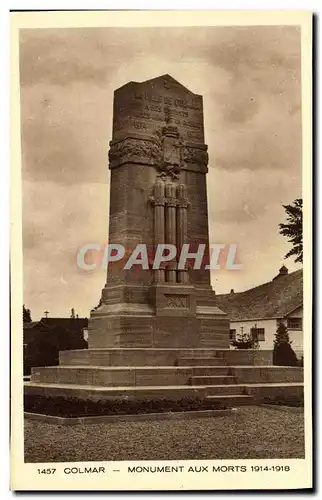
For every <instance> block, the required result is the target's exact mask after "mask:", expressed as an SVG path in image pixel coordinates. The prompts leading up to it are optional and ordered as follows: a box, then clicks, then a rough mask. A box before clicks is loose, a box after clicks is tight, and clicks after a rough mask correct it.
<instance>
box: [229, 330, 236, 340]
mask: <svg viewBox="0 0 322 500" xmlns="http://www.w3.org/2000/svg"><path fill="white" fill-rule="evenodd" d="M229 335H230V340H236V328H233V329H231V330H229Z"/></svg>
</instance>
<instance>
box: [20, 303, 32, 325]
mask: <svg viewBox="0 0 322 500" xmlns="http://www.w3.org/2000/svg"><path fill="white" fill-rule="evenodd" d="M22 321H23V323H31V321H32V319H31V314H30V309H26V307H25V304H23V306H22Z"/></svg>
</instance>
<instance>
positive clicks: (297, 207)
mask: <svg viewBox="0 0 322 500" xmlns="http://www.w3.org/2000/svg"><path fill="white" fill-rule="evenodd" d="M283 207H284V208H285V212H286V221H287V222H286V224H283V223H282V224H279V225H278V227H279V232H280V234H282V235H283V236H286V238H287V241H288V242H289V243H292V245H293V248H291V250H290V251H289V252H287V254H286V255H285V259H288V257H292V256H296V258H295V262H303V223H302V219H303V200H302V199H301V198H298V199H296V200H295V201H293V203H292V205H283Z"/></svg>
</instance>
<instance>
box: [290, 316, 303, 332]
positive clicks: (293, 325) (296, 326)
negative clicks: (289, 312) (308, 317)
mask: <svg viewBox="0 0 322 500" xmlns="http://www.w3.org/2000/svg"><path fill="white" fill-rule="evenodd" d="M287 328H288V329H289V330H302V318H287Z"/></svg>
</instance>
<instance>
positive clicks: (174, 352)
mask: <svg viewBox="0 0 322 500" xmlns="http://www.w3.org/2000/svg"><path fill="white" fill-rule="evenodd" d="M186 357H188V358H194V359H195V358H198V359H200V358H208V357H211V358H220V359H222V360H223V364H227V365H248V366H250V365H251V366H256V365H257V366H259V365H264V366H267V365H271V364H272V351H266V350H262V349H253V350H252V349H235V350H234V349H222V348H197V349H191V348H190V349H189V348H188V349H181V348H174V349H173V348H125V347H121V348H100V349H99V348H96V349H79V350H67V351H61V352H60V353H59V361H60V365H84V366H174V364H175V363H176V362H177V360H178V359H180V358H186ZM198 364H199V363H198ZM212 364H213V363H212Z"/></svg>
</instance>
